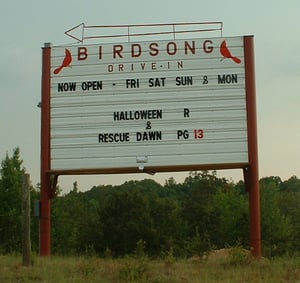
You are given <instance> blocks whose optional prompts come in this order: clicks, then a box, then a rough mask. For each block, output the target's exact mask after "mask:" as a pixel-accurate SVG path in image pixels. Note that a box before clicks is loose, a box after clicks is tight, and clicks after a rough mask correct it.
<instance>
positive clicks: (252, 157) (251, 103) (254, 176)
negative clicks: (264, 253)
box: [244, 36, 261, 258]
mask: <svg viewBox="0 0 300 283" xmlns="http://www.w3.org/2000/svg"><path fill="white" fill-rule="evenodd" d="M244 47H245V73H246V97H247V126H248V156H249V164H250V165H249V167H248V168H245V169H244V176H245V184H246V187H247V191H248V192H249V209H250V245H251V248H252V254H253V255H254V256H255V257H257V258H260V257H261V211H260V191H259V175H258V145H257V117H256V90H255V68H254V38H253V36H245V37H244Z"/></svg>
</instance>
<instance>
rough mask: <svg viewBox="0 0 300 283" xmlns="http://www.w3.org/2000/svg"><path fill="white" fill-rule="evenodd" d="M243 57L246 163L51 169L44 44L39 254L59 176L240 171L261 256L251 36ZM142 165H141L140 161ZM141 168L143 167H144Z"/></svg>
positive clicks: (45, 247) (46, 249)
mask: <svg viewBox="0 0 300 283" xmlns="http://www.w3.org/2000/svg"><path fill="white" fill-rule="evenodd" d="M243 42H244V55H245V62H244V64H245V91H246V113H247V133H248V141H247V147H248V162H242V163H232V164H226V163H224V164H202V165H197V164H194V165H185V166H160V167H157V166H155V167H151V166H150V167H148V166H147V170H141V168H140V167H139V166H136V167H128V168H106V169H100V170H99V169H77V170H51V142H50V138H51V124H50V123H51V122H50V121H51V101H50V93H51V48H52V45H51V44H50V43H45V45H44V48H43V53H42V61H43V62H42V102H41V110H42V111H41V218H40V254H41V255H42V256H49V255H50V253H51V237H50V232H51V199H52V198H54V197H55V193H56V184H57V179H58V176H59V175H87V174H116V173H139V172H146V173H155V172H178V171H194V170H218V169H239V168H240V169H242V170H243V172H244V180H245V185H246V189H247V191H248V192H249V203H250V245H251V247H252V248H253V251H252V252H253V254H254V256H256V257H260V256H261V227H260V204H259V202H260V201H259V198H260V193H259V183H258V180H259V178H258V146H257V118H256V90H255V68H254V37H253V36H243ZM141 163H143V162H141ZM143 169H144V168H143Z"/></svg>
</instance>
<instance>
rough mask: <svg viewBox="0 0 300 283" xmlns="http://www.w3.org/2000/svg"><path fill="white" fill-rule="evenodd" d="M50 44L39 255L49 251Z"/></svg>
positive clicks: (46, 61) (46, 65)
mask: <svg viewBox="0 0 300 283" xmlns="http://www.w3.org/2000/svg"><path fill="white" fill-rule="evenodd" d="M50 58H51V44H50V43H45V45H44V48H43V53H42V60H43V65H42V103H41V213H40V255H41V256H49V255H50V253H51V236H50V235H51V200H50V195H49V192H50V189H51V182H50V177H49V174H48V172H49V170H50V87H51V79H50V70H51V59H50Z"/></svg>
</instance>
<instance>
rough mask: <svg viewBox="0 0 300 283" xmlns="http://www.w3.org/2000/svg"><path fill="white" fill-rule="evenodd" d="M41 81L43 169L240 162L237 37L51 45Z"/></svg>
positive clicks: (241, 80)
mask: <svg viewBox="0 0 300 283" xmlns="http://www.w3.org/2000/svg"><path fill="white" fill-rule="evenodd" d="M50 76H51V88H50V94H49V95H50V117H51V119H50V140H51V141H50V149H51V150H50V156H51V162H50V166H51V167H50V168H51V170H52V171H57V172H66V171H72V172H75V171H80V170H82V171H84V170H88V171H95V172H96V171H97V172H112V173H118V172H137V171H139V170H144V168H145V170H147V168H151V171H154V172H157V171H171V169H172V168H173V170H174V171H176V170H187V169H189V168H193V169H196V168H198V167H199V168H201V166H202V167H204V166H210V165H215V166H217V167H216V168H219V167H220V168H223V167H229V168H235V167H243V166H245V164H248V139H247V113H246V88H245V54H244V37H228V38H221V37H219V38H204V39H203V38H201V39H189V40H183V39H180V40H166V41H163V40H161V41H149V42H134V43H121V44H116V43H115V44H94V45H79V46H72V45H70V46H57V47H56V46H54V47H52V48H51V69H50ZM171 167H172V168H171Z"/></svg>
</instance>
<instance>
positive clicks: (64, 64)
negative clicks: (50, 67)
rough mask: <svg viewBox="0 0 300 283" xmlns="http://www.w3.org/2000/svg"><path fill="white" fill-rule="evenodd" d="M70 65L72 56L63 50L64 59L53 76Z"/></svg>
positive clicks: (67, 50)
mask: <svg viewBox="0 0 300 283" xmlns="http://www.w3.org/2000/svg"><path fill="white" fill-rule="evenodd" d="M71 63H72V54H71V52H70V50H69V49H67V48H66V49H65V58H64V60H63V62H62V64H61V66H59V67H58V68H56V69H55V70H54V72H53V73H54V74H55V75H57V74H58V73H59V72H60V71H61V70H62V69H63V68H65V67H68V66H70V64H71Z"/></svg>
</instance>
